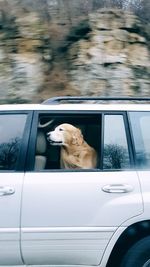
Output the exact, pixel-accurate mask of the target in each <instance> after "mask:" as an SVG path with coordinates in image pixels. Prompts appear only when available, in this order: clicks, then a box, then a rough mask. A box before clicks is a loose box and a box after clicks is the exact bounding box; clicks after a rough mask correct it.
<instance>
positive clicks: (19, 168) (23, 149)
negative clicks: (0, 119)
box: [0, 110, 33, 173]
mask: <svg viewBox="0 0 150 267" xmlns="http://www.w3.org/2000/svg"><path fill="white" fill-rule="evenodd" d="M3 114H4V115H17V114H19V115H23V114H26V115H27V120H26V123H25V127H24V132H23V136H22V140H21V145H20V150H19V156H18V160H17V163H16V169H15V170H0V173H15V172H24V171H25V162H26V156H27V150H28V141H29V135H30V129H31V122H32V117H33V111H28V110H6V111H4V110H3V111H0V115H3Z"/></svg>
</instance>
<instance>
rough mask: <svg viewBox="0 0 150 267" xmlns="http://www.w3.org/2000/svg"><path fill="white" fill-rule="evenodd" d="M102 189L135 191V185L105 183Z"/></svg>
mask: <svg viewBox="0 0 150 267" xmlns="http://www.w3.org/2000/svg"><path fill="white" fill-rule="evenodd" d="M102 190H103V191H104V192H106V193H129V192H131V191H133V186H132V185H129V184H109V185H104V186H103V187H102Z"/></svg>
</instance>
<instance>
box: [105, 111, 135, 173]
mask: <svg viewBox="0 0 150 267" xmlns="http://www.w3.org/2000/svg"><path fill="white" fill-rule="evenodd" d="M129 167H130V158H129V151H128V145H127V138H126V132H125V125H124V119H123V116H122V115H105V116H104V157H103V168H104V169H126V168H129Z"/></svg>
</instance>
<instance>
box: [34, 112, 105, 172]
mask: <svg viewBox="0 0 150 267" xmlns="http://www.w3.org/2000/svg"><path fill="white" fill-rule="evenodd" d="M64 124H65V125H64ZM72 127H74V129H72ZM59 128H60V129H59ZM100 142H101V115H97V114H89V115H88V114H87V115H84V114H83V115H82V114H75V115H74V114H68V115H66V114H64V115H63V114H61V115H60V114H59V115H53V116H52V115H50V114H40V115H39V120H38V129H37V138H36V145H35V161H34V170H35V171H40V170H44V169H45V170H49V169H55V170H58V169H71V170H78V169H80V170H81V169H94V168H98V167H99V165H98V164H99V151H100ZM94 151H95V152H94Z"/></svg>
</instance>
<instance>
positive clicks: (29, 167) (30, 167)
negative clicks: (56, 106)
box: [26, 110, 135, 173]
mask: <svg viewBox="0 0 150 267" xmlns="http://www.w3.org/2000/svg"><path fill="white" fill-rule="evenodd" d="M44 114H45V115H49V116H50V117H53V116H57V115H60V117H61V116H63V115H65V116H67V115H69V116H71V115H73V116H75V115H77V116H80V115H85V116H88V115H91V116H92V115H99V118H100V120H101V123H102V125H101V130H100V131H101V132H100V138H101V139H100V148H99V151H100V159H99V166H98V167H97V168H96V169H87V170H86V169H84V170H83V169H79V170H77V169H76V170H72V169H71V170H66V169H43V170H39V171H35V170H34V161H35V147H36V138H35V136H37V129H38V119H39V116H40V115H44ZM105 115H122V116H123V121H124V126H125V134H126V140H127V146H128V151H129V160H130V168H129V169H115V170H114V169H103V166H102V165H103V153H104V149H103V144H104V116H105ZM133 152H134V150H133V144H132V140H131V133H130V128H129V122H128V118H127V112H126V111H107V110H106V111H105V110H102V111H100V110H78V111H74V110H61V111H60V110H36V111H34V113H33V122H32V126H31V134H30V139H29V149H28V153H27V161H26V171H27V172H35V173H36V172H38V173H39V172H44V173H46V172H95V171H96V172H103V171H105V172H108V171H109V172H114V171H131V170H133V169H134V165H135V164H134V156H133Z"/></svg>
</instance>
